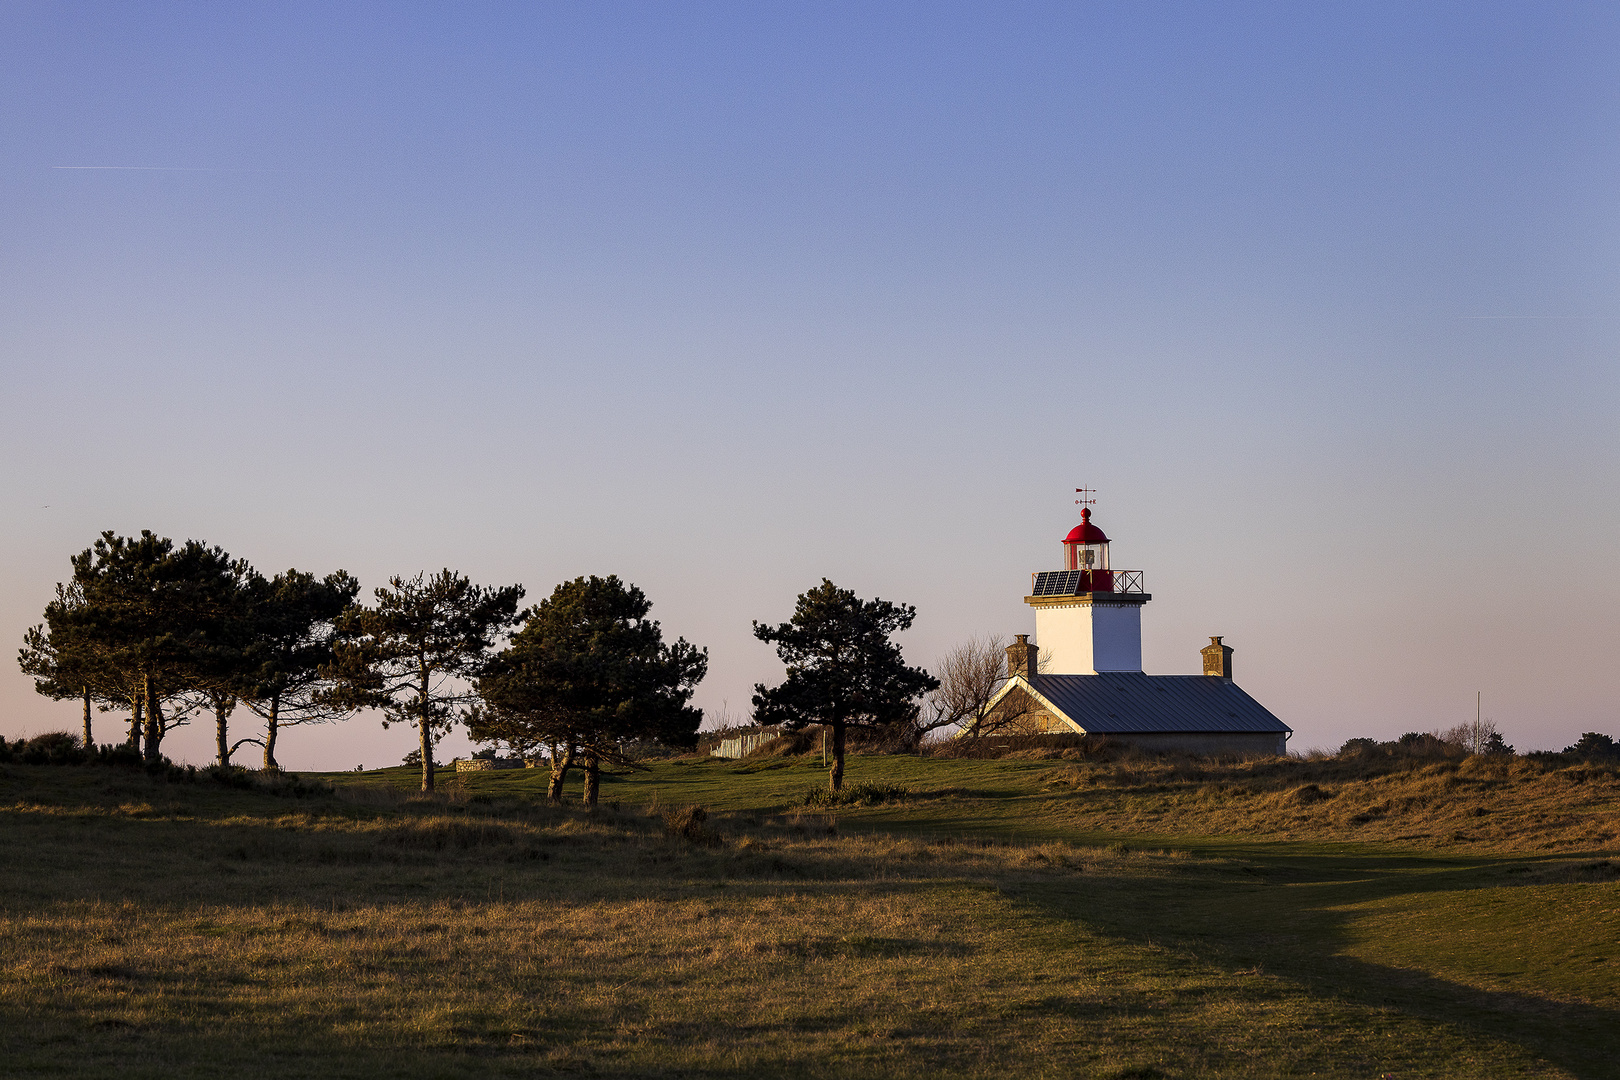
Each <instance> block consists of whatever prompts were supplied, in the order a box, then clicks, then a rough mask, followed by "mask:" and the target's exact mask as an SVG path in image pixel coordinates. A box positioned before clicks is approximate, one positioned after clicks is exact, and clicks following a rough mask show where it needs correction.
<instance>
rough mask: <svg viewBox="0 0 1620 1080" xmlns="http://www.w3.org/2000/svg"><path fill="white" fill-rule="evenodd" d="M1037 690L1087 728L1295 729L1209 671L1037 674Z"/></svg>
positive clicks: (1033, 680)
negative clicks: (1150, 673)
mask: <svg viewBox="0 0 1620 1080" xmlns="http://www.w3.org/2000/svg"><path fill="white" fill-rule="evenodd" d="M1029 683H1030V685H1031V686H1033V687H1034V688H1035V692H1036V693H1038V694H1040V695H1041V696H1042V697H1044V698H1045V699H1046V700H1047V701H1050V702H1051V703H1052V704H1053V705H1056V706H1057V707H1058V708H1059V709H1060V710H1062V712H1063V714H1064V715H1065V716H1066V717H1068V718H1069V719H1070V720H1072V721H1074V722H1075V723H1076V724H1079V725H1080V726H1081V727H1082V728H1084V729H1085V730H1086V731H1087V732H1088V733H1095V734H1098V735H1107V734H1110V733H1113V732H1127V731H1140V732H1149V731H1161V732H1182V731H1204V732H1229V731H1276V732H1282V731H1288V732H1292V731H1293V730H1294V729H1293V728H1291V727H1289V726H1288V725H1287V724H1285V723H1283V722H1282V721H1281V720H1279V719H1277V718H1276V717H1275V716H1273V715H1272V714H1271V712H1270V710H1268V709H1267V708H1266V707H1265V706H1264V705H1262V704H1260V703H1259V702H1258V701H1256V700H1254V698H1252V697H1250V696H1249V695H1248V694H1246V693H1244V692H1243V691H1242V690H1240V689H1239V688H1238V687H1237V685H1236V684H1235V683H1231V682H1228V681H1227V680H1225V679H1222V678H1218V677H1216V676H1213V675H1144V674H1142V673H1141V672H1140V671H1126V672H1109V673H1105V674H1101V675H1036V676H1034V677H1033V678H1031V679H1030V680H1029Z"/></svg>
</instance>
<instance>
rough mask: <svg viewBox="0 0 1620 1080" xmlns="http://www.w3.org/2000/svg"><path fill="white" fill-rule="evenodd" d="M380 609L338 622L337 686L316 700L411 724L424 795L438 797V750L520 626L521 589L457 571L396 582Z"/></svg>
mask: <svg viewBox="0 0 1620 1080" xmlns="http://www.w3.org/2000/svg"><path fill="white" fill-rule="evenodd" d="M376 598H377V602H376V604H375V605H374V606H371V607H366V606H363V605H353V606H350V607H349V608H348V609H347V610H345V611H344V612H343V613H342V614H341V615H339V616H338V617H337V618H336V619H335V620H334V623H333V626H334V629H335V634H334V636H333V640H332V662H331V664H330V665H328V666H327V667H325V668H323V669H322V670H321V672H320V674H321V675H322V676H323V677H325V678H328V679H331V680H332V685H331V686H330V687H327V688H325V689H323V690H320V691H318V692H317V693H316V694H315V696H314V700H315V701H316V702H318V703H319V704H322V705H326V706H331V707H337V708H376V709H381V710H382V713H383V726H384V727H388V726H389V725H390V724H410V725H412V726H414V727H415V728H416V729H417V732H418V734H419V735H420V737H421V752H422V790H423V791H432V790H433V743H434V741H435V739H436V738H437V737H438V736H440V735H442V734H444V733H445V732H447V731H449V730H450V728H451V727H452V726H453V725H454V724H455V721H456V715H457V713H456V709H457V707H458V706H463V705H468V704H470V703H471V702H472V701H473V700H474V695H473V692H472V688H471V686H470V685H469V684H468V680H471V679H475V678H477V677H478V676H480V675H482V674H483V673H484V666H485V664H486V663H488V660H489V655H490V650H491V649H492V648H493V647H494V645H495V643H496V641H497V639H498V638H499V637H500V636H501V635H502V634H503V633H504V632H505V631H506V630H507V629H508V628H509V627H510V626H512V624H514V623H515V622H517V620H518V614H517V605H518V601H520V600H522V599H523V587H522V586H521V585H509V586H506V587H505V588H499V589H496V588H483V587H480V586H477V585H474V584H472V582H470V581H469V580H468V579H467V578H465V577H463V576H462V575H460V574H457V573H454V572H452V571H450V570H448V569H447V570H442V571H440V572H439V573H438V574H435V575H434V576H433V577H431V578H425V577H424V576H423V575H421V574H417V575H416V576H415V577H414V578H402V577H395V578H391V579H390V580H389V583H388V588H385V589H384V588H379V589H377V590H376Z"/></svg>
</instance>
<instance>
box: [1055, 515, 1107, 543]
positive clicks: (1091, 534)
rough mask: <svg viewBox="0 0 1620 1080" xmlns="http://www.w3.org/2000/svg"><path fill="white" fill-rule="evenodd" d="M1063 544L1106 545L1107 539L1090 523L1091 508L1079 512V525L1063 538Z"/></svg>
mask: <svg viewBox="0 0 1620 1080" xmlns="http://www.w3.org/2000/svg"><path fill="white" fill-rule="evenodd" d="M1063 542H1064V543H1065V544H1106V543H1108V537H1107V536H1105V535H1104V534H1103V531H1102V530H1101V529H1099V528H1097V526H1095V525H1093V524H1092V523H1091V507H1089V506H1088V507H1086V508H1085V509H1083V510H1081V511H1080V524H1078V525H1076V526H1075V527H1074V528H1073V529H1071V530H1069V535H1068V536H1065V537H1064V538H1063Z"/></svg>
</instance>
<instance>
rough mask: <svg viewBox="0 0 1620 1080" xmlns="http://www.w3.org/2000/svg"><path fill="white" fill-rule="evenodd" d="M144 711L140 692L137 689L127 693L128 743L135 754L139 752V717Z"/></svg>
mask: <svg viewBox="0 0 1620 1080" xmlns="http://www.w3.org/2000/svg"><path fill="white" fill-rule="evenodd" d="M145 713H146V710H145V709H144V708H142V699H141V693H140V691H138V690H137V691H136V692H135V693H133V694H131V695H129V745H130V747H131V748H133V749H134V751H135V752H136V753H137V754H138V753H140V752H141V717H142V716H144V715H145Z"/></svg>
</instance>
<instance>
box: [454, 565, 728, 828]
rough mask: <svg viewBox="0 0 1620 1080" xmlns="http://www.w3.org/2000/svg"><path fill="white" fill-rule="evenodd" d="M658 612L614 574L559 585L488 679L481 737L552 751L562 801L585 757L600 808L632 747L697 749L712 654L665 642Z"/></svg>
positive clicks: (588, 787)
mask: <svg viewBox="0 0 1620 1080" xmlns="http://www.w3.org/2000/svg"><path fill="white" fill-rule="evenodd" d="M651 610H652V603H651V601H649V600H648V599H647V597H646V594H644V593H643V592H642V591H641V590H640V589H638V588H637V587H636V586H634V585H627V584H625V583H623V582H621V581H620V580H619V578H618V577H616V576H613V575H609V576H608V577H606V578H600V577H596V576H594V575H592V576H591V577H589V578H584V577H581V578H576V579H574V580H573V581H569V582H564V583H563V584H561V585H558V586H557V587H556V588H555V589H554V590H553V591H552V593H551V596H549V597H548V598H546V599H545V600H544V601H542V602H541V603H539V604H537V605H536V606H535V607H534V608H533V609H531V610H530V611H529V612H528V613H527V615H526V619H525V622H524V626H523V629H522V630H520V631H518V633H517V634H515V635H513V637H512V641H511V644H509V645H508V646H507V647H506V648H505V649H504V650H502V651H501V653H500V654H499V655H497V656H496V657H495V659H494V660H493V661H492V662H491V664H490V666H489V669H488V670H487V671H486V672H485V674H484V676H483V677H482V678H480V679H479V680H478V693H479V696H480V697H481V698H482V699H483V701H484V703H485V704H484V708H482V709H481V710H479V711H478V712H477V713H475V714H474V715H473V716H472V718H471V719H470V721H469V728H470V730H471V733H472V736H473V738H474V739H475V740H477V741H480V742H496V741H500V742H505V743H506V744H507V745H508V746H511V747H512V748H513V749H514V750H519V751H520V752H522V751H523V750H524V749H528V748H538V747H539V746H541V745H546V746H549V747H551V749H552V753H551V762H552V774H551V785H550V791H549V795H550V797H551V799H552V801H553V802H557V801H560V800H561V797H562V784H563V780H564V779H565V778H566V776H567V773H568V769H569V768H570V767H571V766H572V765H573V763H574V761H575V760H576V756H577V757H578V758H582V759H583V763H584V768H585V798H584V801H585V805H586V806H593V807H594V806H595V805H596V801H597V793H598V790H599V785H600V779H601V767H602V765H603V764H604V763H607V764H615V765H623V764H628V763H629V761H630V758H629V756H628V754H627V752H626V747H627V745H629V744H631V743H634V742H657V743H662V744H664V745H667V746H691V745H694V744H695V743H696V741H697V729H698V725H699V724H700V723H701V722H702V719H703V714H702V712H701V711H700V710H698V709H695V708H692V707H691V706H690V705H689V704H688V702H689V701H690V700H691V697H692V692H693V690H694V689H695V688H696V686H697V684H698V683H699V682H700V681H702V679H703V676H704V674H705V673H706V672H707V671H708V665H709V657H708V653H707V651H705V650H702V649H698V648H696V647H695V646H693V645H691V644H689V643H688V642H687V641H686V639H685V638H680V639H678V640H677V641H676V642H675V643H674V644H672V645H665V644H664V638H663V631H662V630H661V629H660V627H659V625H658V623H657V622H654V621H653V620H651V619H649V618H648V617H647V615H648V613H649V612H650V611H651ZM531 752H532V750H531Z"/></svg>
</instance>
